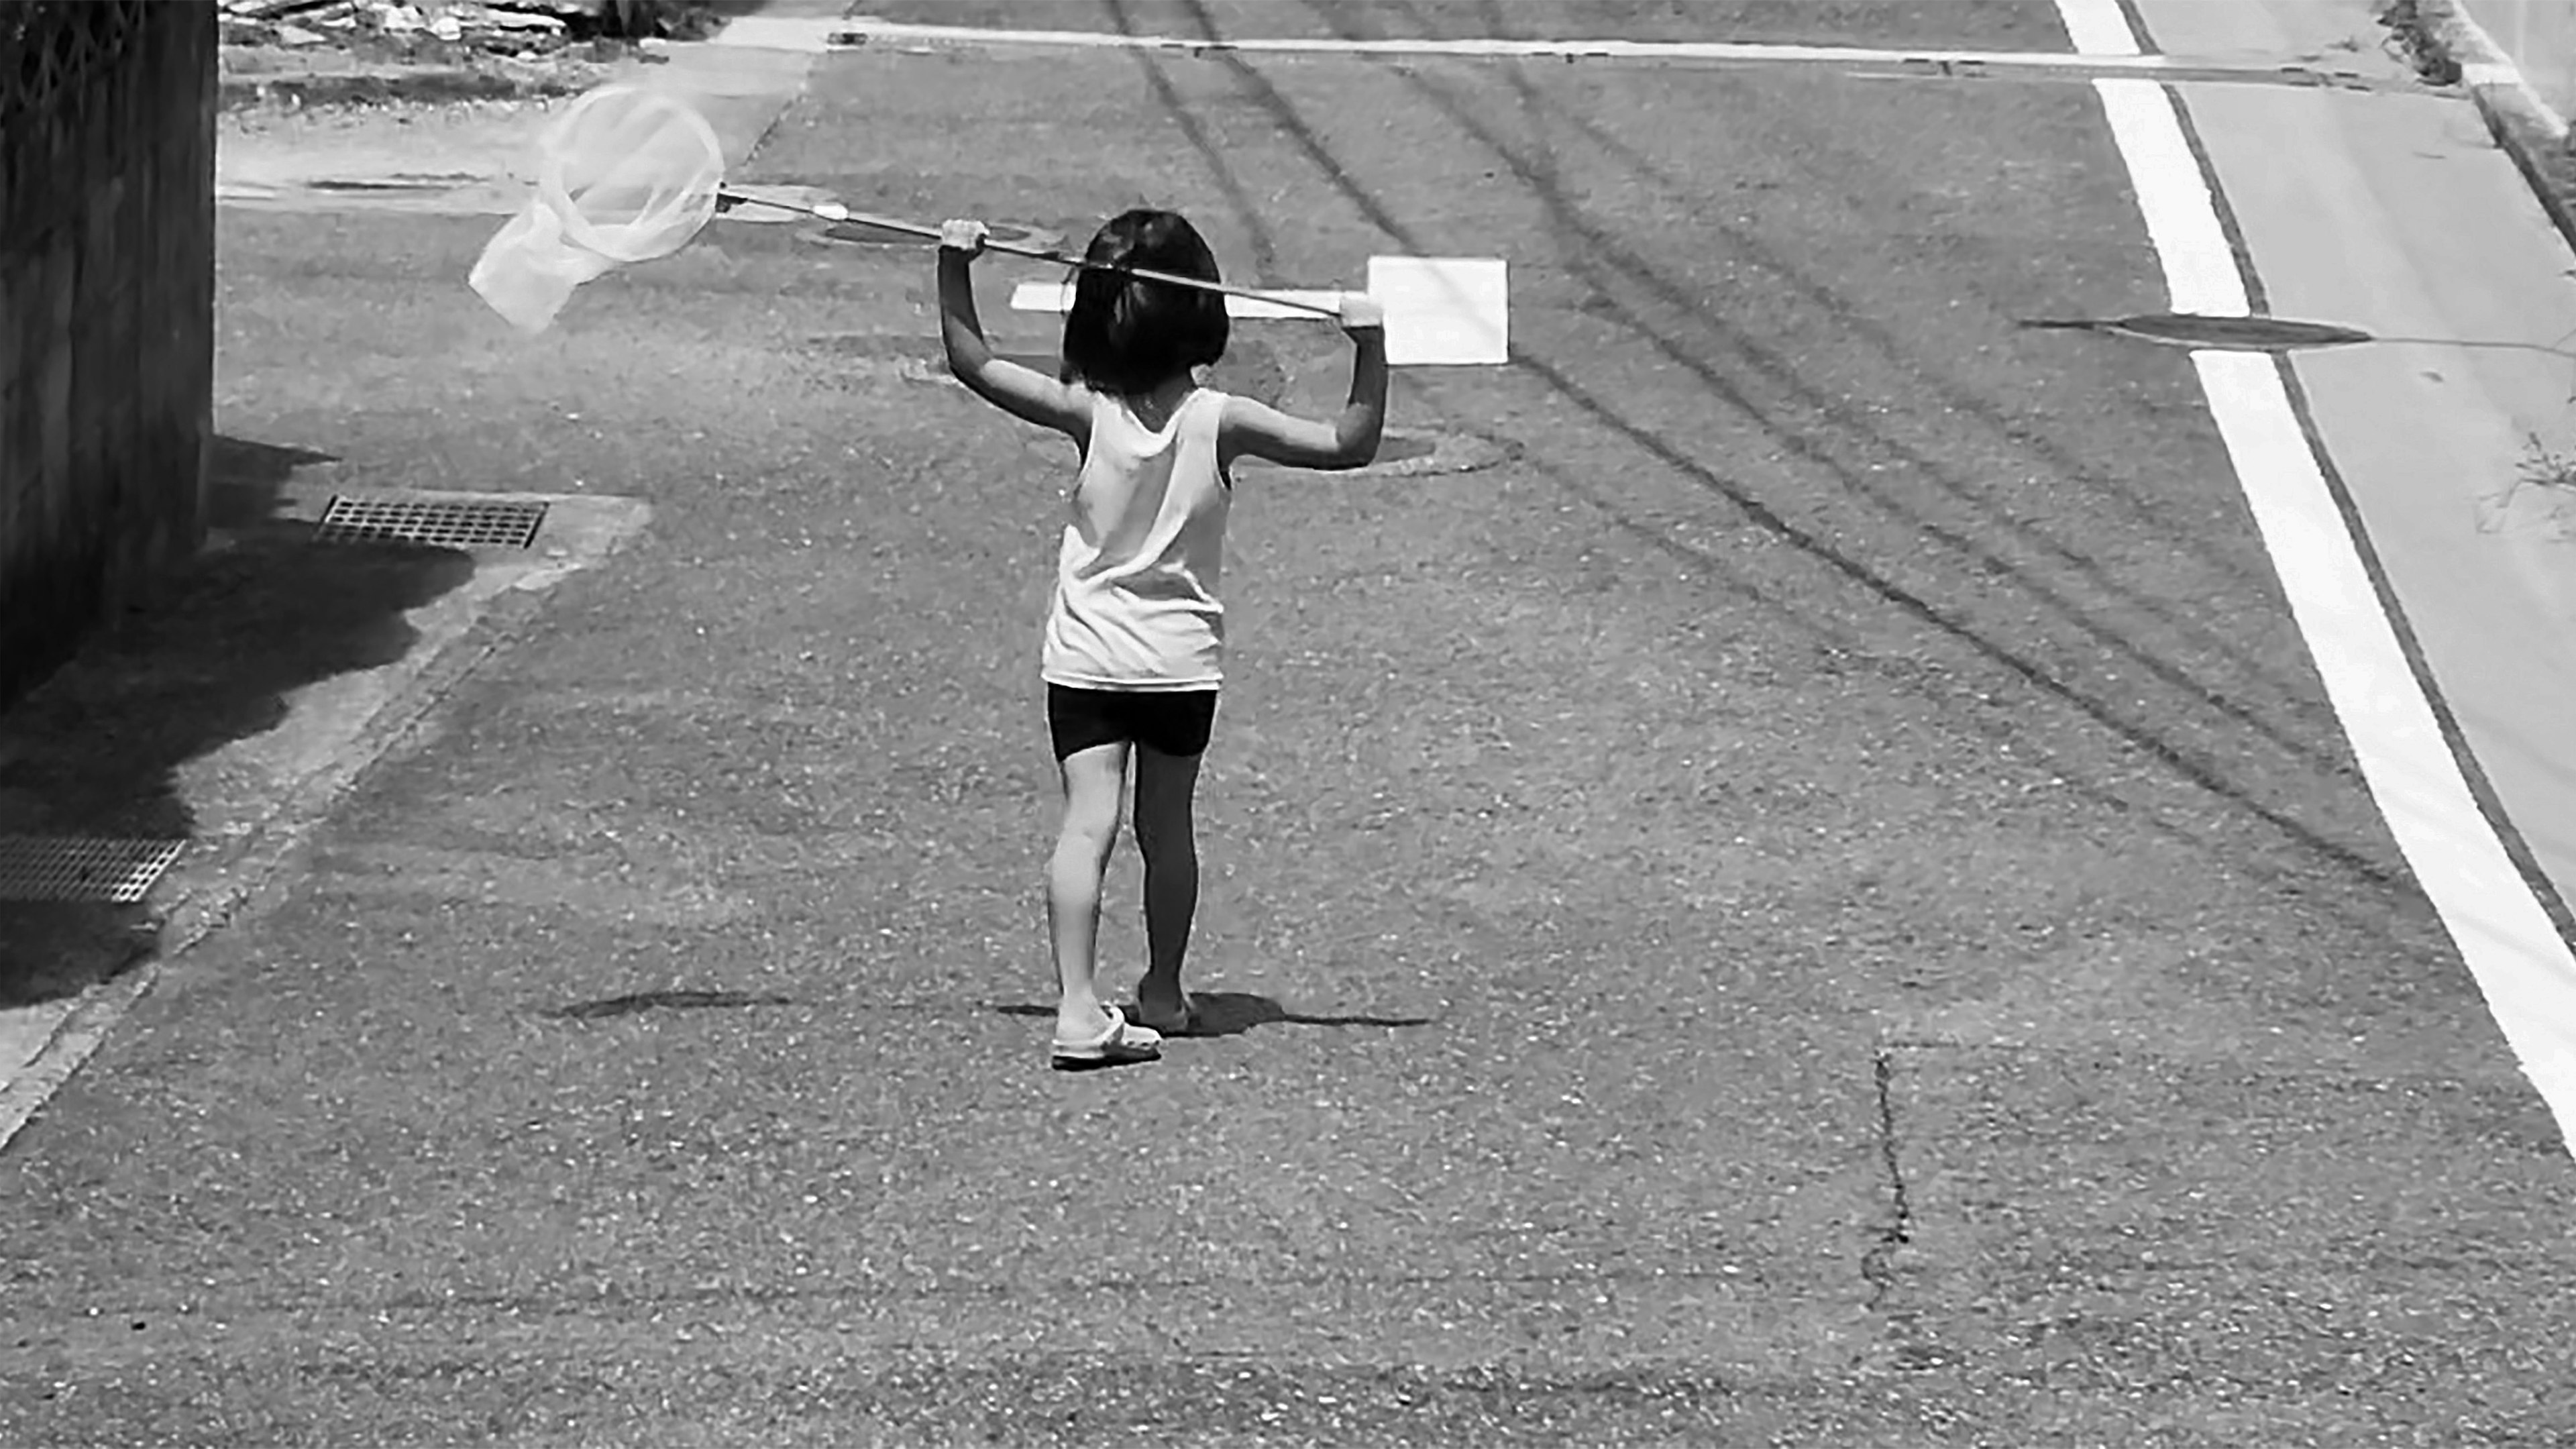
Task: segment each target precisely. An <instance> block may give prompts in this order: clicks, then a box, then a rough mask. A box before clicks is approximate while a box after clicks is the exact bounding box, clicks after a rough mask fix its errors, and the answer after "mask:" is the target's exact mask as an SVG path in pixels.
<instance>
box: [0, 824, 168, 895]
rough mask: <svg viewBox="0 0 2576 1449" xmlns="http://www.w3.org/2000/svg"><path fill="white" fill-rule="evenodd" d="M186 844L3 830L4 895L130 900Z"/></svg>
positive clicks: (0, 870)
mask: <svg viewBox="0 0 2576 1449" xmlns="http://www.w3.org/2000/svg"><path fill="white" fill-rule="evenodd" d="M187 846H188V843H187V842H186V841H184V840H114V839H99V838H95V837H89V836H44V835H0V900H9V901H117V902H120V903H124V904H129V905H130V904H132V903H133V902H135V901H139V900H141V899H143V895H144V893H145V892H146V891H149V890H151V889H152V883H153V882H154V881H156V880H159V879H160V878H161V872H163V871H165V870H168V869H169V868H170V862H172V861H174V860H177V859H178V858H179V852H180V851H182V850H185V849H187Z"/></svg>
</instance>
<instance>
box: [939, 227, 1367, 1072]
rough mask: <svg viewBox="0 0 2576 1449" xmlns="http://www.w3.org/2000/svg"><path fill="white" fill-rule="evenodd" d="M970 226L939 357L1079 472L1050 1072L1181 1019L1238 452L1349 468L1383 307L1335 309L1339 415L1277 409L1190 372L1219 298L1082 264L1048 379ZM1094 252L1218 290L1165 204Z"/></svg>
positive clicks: (1200, 246)
mask: <svg viewBox="0 0 2576 1449" xmlns="http://www.w3.org/2000/svg"><path fill="white" fill-rule="evenodd" d="M984 236H985V231H984V227H983V225H982V224H981V223H979V222H972V221H952V222H949V223H948V224H947V225H946V226H944V227H942V228H941V230H940V241H939V312H940V333H941V336H942V338H943V339H944V340H945V342H946V343H947V348H948V367H949V370H950V371H951V372H953V373H954V374H955V375H956V377H957V380H958V381H960V382H962V383H964V384H965V385H966V386H967V387H968V388H969V389H970V390H972V391H973V392H974V393H975V395H976V396H978V397H980V398H983V399H984V400H985V401H986V402H989V403H991V404H993V405H994V406H995V407H998V408H1000V409H1001V410H1002V411H1004V412H1006V413H1009V414H1011V415H1012V416H1013V417H1017V418H1021V419H1023V420H1025V421H1028V422H1032V423H1037V424H1039V425H1041V426H1044V427H1050V428H1054V429H1055V430H1056V431H1058V432H1061V433H1063V434H1064V435H1065V436H1067V437H1069V438H1071V439H1073V442H1074V446H1075V447H1076V448H1077V449H1079V450H1080V452H1081V456H1082V468H1081V472H1080V473H1079V474H1078V475H1077V476H1076V477H1075V479H1074V482H1073V486H1072V488H1071V489H1070V490H1068V492H1067V496H1066V518H1065V525H1064V541H1063V544H1062V546H1061V548H1060V550H1059V552H1058V558H1057V565H1056V582H1055V591H1054V598H1053V601H1052V602H1051V604H1050V605H1049V608H1048V612H1047V622H1046V635H1045V643H1044V648H1043V650H1042V653H1041V659H1040V665H1041V668H1040V673H1041V675H1042V676H1043V677H1044V678H1045V680H1046V686H1047V725H1048V728H1049V732H1050V733H1051V734H1052V735H1053V736H1054V743H1055V756H1056V762H1057V766H1058V768H1059V769H1060V770H1061V771H1062V772H1063V777H1064V829H1063V833H1062V835H1060V836H1059V837H1058V839H1057V841H1056V847H1055V854H1054V857H1053V858H1052V859H1051V860H1050V861H1049V863H1048V866H1047V929H1048V932H1049V934H1050V936H1051V937H1052V939H1053V944H1054V948H1055V966H1056V975H1057V978H1058V980H1059V982H1060V984H1061V989H1062V995H1061V996H1060V998H1059V999H1058V1001H1057V1003H1056V1018H1055V1045H1054V1053H1053V1059H1054V1064H1055V1065H1056V1066H1058V1067H1082V1066H1092V1065H1100V1064H1106V1063H1110V1062H1126V1061H1141V1060H1145V1059H1148V1058H1152V1057H1155V1056H1158V1055H1160V1054H1161V1047H1162V1038H1163V1036H1164V1035H1165V1034H1171V1035H1180V1034H1183V1033H1186V1032H1187V1031H1189V1030H1190V1028H1191V1009H1190V999H1189V995H1188V993H1187V992H1185V991H1183V990H1182V989H1181V957H1182V955H1183V954H1184V953H1185V952H1186V951H1187V950H1188V948H1189V939H1190V922H1191V918H1192V917H1193V916H1194V915H1195V914H1196V913H1197V910H1198V893H1199V863H1198V845H1197V841H1196V839H1195V838H1194V836H1193V833H1192V826H1191V810H1192V796H1193V794H1194V792H1195V791H1196V789H1197V786H1198V774H1199V756H1200V754H1201V752H1202V751H1204V750H1205V749H1206V748H1207V743H1208V732H1209V727H1210V725H1211V723H1212V722H1213V720H1214V719H1215V715H1216V700H1217V689H1218V686H1219V684H1220V683H1221V681H1222V679H1223V673H1222V670H1221V669H1220V667H1219V665H1220V660H1221V656H1222V654H1223V652H1224V645H1225V611H1224V608H1223V606H1222V605H1220V604H1219V603H1218V602H1217V596H1216V586H1217V572H1218V568H1219V564H1220V561H1221V559H1222V557H1223V551H1224V543H1225V519H1226V505H1227V503H1228V502H1229V500H1230V499H1231V498H1232V495H1233V492H1234V477H1233V465H1234V461H1235V459H1237V458H1242V457H1253V458H1266V459H1269V460H1270V461H1272V462H1274V463H1284V464H1287V465H1289V466H1291V467H1302V468H1357V467H1360V466H1362V465H1364V464H1366V463H1367V462H1368V461H1369V460H1370V459H1372V458H1374V457H1376V456H1377V445H1378V434H1379V431H1380V429H1381V428H1382V427H1383V426H1384V424H1385V420H1386V333H1385V313H1384V311H1383V310H1382V309H1381V308H1380V307H1379V305H1378V304H1377V303H1376V302H1374V301H1372V300H1371V299H1369V298H1367V297H1365V296H1359V295H1353V296H1351V297H1350V298H1348V299H1347V300H1346V301H1345V302H1344V304H1343V308H1342V328H1343V330H1344V331H1345V332H1347V333H1349V334H1350V336H1351V339H1352V341H1353V342H1354V343H1355V344H1356V347H1357V353H1358V355H1357V358H1356V360H1355V362H1354V364H1353V368H1352V373H1351V394H1350V401H1349V402H1348V403H1347V404H1346V405H1344V407H1343V409H1342V413H1341V416H1340V417H1339V418H1337V419H1335V420H1333V421H1332V422H1316V421H1310V420H1307V419H1302V418H1294V417H1290V416H1288V415H1287V414H1285V413H1281V412H1279V411H1277V410H1275V409H1273V408H1269V407H1266V406H1264V405H1262V404H1260V403H1257V402H1254V401H1252V400H1251V399H1249V398H1241V397H1231V396H1228V395H1227V394H1224V393H1221V392H1215V391H1212V390H1210V389H1208V388H1204V387H1201V386H1200V385H1199V381H1198V378H1199V373H1198V369H1200V368H1204V367H1206V366H1208V365H1210V364H1212V363H1214V362H1215V361H1216V360H1217V359H1218V358H1219V357H1221V356H1223V355H1224V352H1225V344H1226V330H1227V318H1226V311H1225V298H1224V297H1223V296H1221V295H1219V294H1217V293H1213V292H1206V291H1201V290H1199V289H1198V288H1195V287H1182V286H1178V285H1175V284H1173V283H1169V282H1156V281H1151V280H1148V279H1146V278H1142V277H1137V276H1133V275H1127V274H1122V273H1119V272H1113V271H1101V270H1096V269H1094V268H1091V267H1086V268H1084V269H1083V270H1082V272H1081V273H1080V275H1079V276H1078V278H1077V279H1076V281H1075V283H1074V293H1073V307H1072V309H1071V310H1070V311H1069V312H1067V313H1066V314H1065V319H1064V362H1063V367H1062V370H1061V374H1060V376H1058V377H1053V378H1050V377H1048V376H1046V375H1045V374H1043V373H1040V372H1037V371H1034V370H1032V369H1030V368H1026V367H1022V366H1020V365H1018V364H1016V363H1012V362H1006V361H1004V360H1002V359H1000V358H997V357H995V356H994V355H993V351H992V349H991V348H990V347H989V346H987V345H986V344H985V341H984V330H983V327H982V324H981V323H979V322H978V321H977V319H976V314H975V289H974V282H973V279H972V277H971V274H970V270H969V264H970V263H972V262H973V260H974V259H975V257H976V256H977V254H979V253H980V252H981V251H982V250H983V247H984ZM1085 259H1086V260H1087V261H1090V262H1094V263H1101V264H1107V265H1115V266H1131V267H1140V268H1144V269H1147V270H1151V271H1159V272H1168V273H1172V274H1175V275H1180V276H1188V277H1197V278H1201V279H1203V280H1206V281H1210V282H1213V281H1216V280H1217V279H1218V278H1217V268H1216V258H1215V256H1214V255H1213V254H1212V253H1210V252H1209V250H1208V246H1207V243H1206V242H1205V241H1203V240H1201V239H1200V237H1199V234H1198V232H1197V231H1196V230H1194V229H1192V227H1191V226H1190V224H1189V223H1188V222H1187V221H1185V220H1183V219H1182V218H1181V217H1180V216H1178V215H1176V214H1175V213H1172V212H1168V211H1148V210H1136V211H1130V212H1127V213H1125V214H1123V215H1121V216H1118V217H1116V218H1114V219H1113V220H1111V221H1110V222H1109V224H1108V225H1106V226H1103V227H1102V228H1101V229H1100V233H1099V235H1097V236H1095V237H1093V238H1092V239H1091V247H1090V250H1089V251H1088V252H1086V253H1085ZM1131 751H1132V753H1133V756H1134V759H1135V763H1136V797H1135V821H1136V845H1137V849H1138V850H1139V851H1140V852H1141V853H1142V854H1143V856H1144V858H1145V937H1146V954H1147V958H1148V964H1147V966H1146V969H1145V975H1144V979H1143V980H1141V981H1140V982H1138V983H1137V987H1136V1005H1135V1012H1134V1016H1133V1018H1132V1019H1131V1018H1130V1017H1129V1016H1128V1014H1126V1013H1123V1012H1121V1011H1120V1010H1119V1009H1118V1008H1116V1007H1114V1006H1110V1005H1108V1004H1107V1003H1105V1002H1103V1001H1102V1000H1101V999H1100V995H1099V991H1098V988H1097V985H1096V984H1095V980H1094V972H1095V969H1096V965H1097V962H1096V960H1095V953H1096V949H1097V946H1098V942H1099V934H1100V888H1101V878H1102V876H1103V875H1104V874H1105V873H1106V872H1107V870H1108V868H1109V852H1110V849H1111V847H1112V846H1114V845H1115V844H1116V843H1117V838H1118V805H1119V799H1118V797H1119V792H1120V788H1121V786H1122V785H1124V783H1125V781H1126V777H1127V763H1128V759H1129V756H1130V753H1131Z"/></svg>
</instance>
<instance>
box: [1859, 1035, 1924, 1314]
mask: <svg viewBox="0 0 2576 1449" xmlns="http://www.w3.org/2000/svg"><path fill="white" fill-rule="evenodd" d="M1871 1074H1872V1076H1873V1077H1874V1078H1875V1089H1876V1092H1877V1096H1878V1159H1879V1166H1880V1167H1881V1168H1882V1169H1883V1170H1884V1171H1885V1172H1886V1174H1887V1194H1888V1216H1887V1221H1886V1222H1884V1223H1882V1224H1881V1225H1880V1227H1879V1229H1878V1240H1877V1241H1876V1242H1875V1243H1873V1244H1871V1246H1870V1248H1869V1251H1867V1252H1865V1253H1863V1254H1861V1259H1860V1273H1861V1277H1862V1278H1864V1279H1866V1280H1867V1281H1868V1283H1869V1300H1868V1303H1867V1308H1868V1310H1869V1311H1870V1312H1872V1313H1879V1312H1883V1311H1885V1309H1886V1305H1887V1300H1888V1298H1889V1297H1890V1296H1891V1295H1892V1294H1894V1292H1895V1291H1896V1267H1895V1263H1894V1259H1895V1257H1896V1253H1897V1250H1898V1249H1900V1248H1903V1247H1904V1246H1905V1245H1906V1244H1908V1243H1911V1242H1913V1241H1914V1204H1913V1201H1912V1199H1911V1198H1910V1196H1909V1195H1908V1193H1907V1190H1906V1185H1905V1164H1904V1161H1903V1159H1902V1157H1901V1156H1900V1155H1899V1153H1898V1150H1897V1134H1896V1089H1895V1081H1896V1051H1895V1048H1893V1047H1890V1046H1881V1047H1880V1048H1878V1050H1877V1051H1876V1052H1875V1053H1874V1054H1873V1056H1872V1058H1871Z"/></svg>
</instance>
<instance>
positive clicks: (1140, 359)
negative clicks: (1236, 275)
mask: <svg viewBox="0 0 2576 1449" xmlns="http://www.w3.org/2000/svg"><path fill="white" fill-rule="evenodd" d="M1083 260H1085V261H1088V262H1098V263H1106V264H1109V265H1113V266H1122V267H1143V268H1145V269H1147V270H1149V271H1156V272H1170V273H1173V274H1174V275H1176V276H1183V277H1196V278H1198V279H1199V280H1200V281H1204V282H1214V281H1218V280H1220V278H1219V277H1218V276H1217V273H1216V255H1215V253H1213V252H1210V251H1209V250H1208V244H1207V243H1206V242H1205V241H1204V240H1202V239H1200V237H1199V234H1198V231H1197V229H1196V228H1194V227H1192V226H1191V225H1190V224H1189V222H1187V221H1186V220H1183V219H1182V217H1181V216H1180V214H1179V213H1178V212H1170V211H1150V210H1145V209H1142V208H1139V209H1137V210H1135V211H1129V212H1124V213H1122V214H1120V215H1118V216H1115V217H1112V218H1111V219H1110V221H1109V224H1108V225H1106V226H1104V227H1102V228H1101V229H1100V233H1099V235H1097V236H1094V237H1093V238H1092V239H1091V247H1090V249H1089V250H1088V251H1086V252H1084V253H1083ZM1225 342H1226V315H1225V298H1224V297H1222V296H1220V295H1219V294H1217V293H1214V292H1203V291H1200V290H1199V289H1197V288H1195V287H1176V286H1174V285H1172V284H1171V283H1169V282H1155V281H1148V280H1147V279H1145V278H1143V277H1134V276H1126V275H1122V274H1121V273H1118V272H1104V271H1099V270H1096V269H1095V268H1091V267H1085V268H1083V270H1082V272H1081V274H1080V275H1079V276H1077V277H1076V278H1075V279H1074V283H1073V309H1072V310H1071V311H1069V312H1067V313H1066V314H1065V318H1064V379H1063V380H1064V381H1066V382H1078V383H1081V384H1082V385H1083V386H1085V387H1089V388H1093V389H1095V390H1097V391H1100V392H1107V393H1119V394H1128V395H1132V394H1136V393H1145V392H1151V391H1153V390H1154V389H1155V388H1157V387H1159V386H1161V385H1162V384H1163V383H1165V382H1168V381H1170V380H1171V379H1172V378H1174V377H1178V376H1180V375H1182V374H1184V373H1186V372H1188V371H1189V370H1190V369H1191V368H1194V367H1205V366H1207V365H1209V364H1211V363H1214V362H1215V361H1216V360H1217V359H1218V358H1220V357H1223V356H1224V355H1225Z"/></svg>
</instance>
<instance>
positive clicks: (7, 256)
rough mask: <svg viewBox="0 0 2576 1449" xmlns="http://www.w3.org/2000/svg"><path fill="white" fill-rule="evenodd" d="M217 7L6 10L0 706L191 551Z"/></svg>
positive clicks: (74, 3)
mask: <svg viewBox="0 0 2576 1449" xmlns="http://www.w3.org/2000/svg"><path fill="white" fill-rule="evenodd" d="M215 19H216V17H215V6H214V3H213V0H0V703H5V702H6V701H7V700H9V699H11V698H13V697H15V696H16V695H17V694H18V693H20V692H22V691H23V690H24V689H25V688H26V687H27V686H28V685H29V684H31V683H33V682H34V681H35V680H36V679H38V678H40V677H42V675H43V674H45V673H46V672H48V671H49V670H51V669H52V668H53V667H54V666H56V665H58V664H60V663H61V662H62V661H63V660H64V659H66V658H68V657H69V656H70V654H71V652H72V651H73V649H74V648H75V647H76V646H77V644H78V642H79V639H80V636H81V634H82V633H83V632H84V631H85V630H86V629H87V628H88V627H89V626H90V625H91V624H93V623H94V622H96V621H97V620H98V619H99V618H100V617H102V616H103V615H105V614H106V613H108V612H109V611H111V610H113V609H115V608H116V607H117V606H118V605H119V604H120V603H122V602H123V601H125V600H127V599H130V598H132V597H134V595H135V593H136V592H137V590H138V589H139V588H140V586H141V585H142V584H143V583H144V582H145V581H147V580H148V579H150V578H151V576H152V575H154V574H155V573H157V572H159V571H160V570H161V569H163V568H164V567H166V566H167V565H169V564H171V563H173V562H176V561H178V560H180V559H183V558H185V557H187V556H188V555H189V554H191V553H193V552H194V551H195V550H196V549H197V547H198V546H199V545H200V544H201V543H202V542H203V540H204V537H205V527H206V522H205V519H206V508H205V486H206V469H207V464H208V461H209V455H210V452H211V446H212V441H213V428H212V418H211V414H210V409H211V404H212V397H213V382H214V280H215V276H214V216H215V210H214V169H215V168H214V159H215V158H214V151H215V45H216V27H215Z"/></svg>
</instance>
